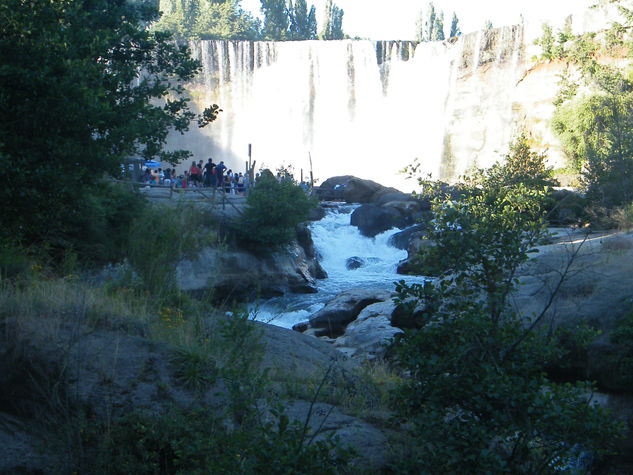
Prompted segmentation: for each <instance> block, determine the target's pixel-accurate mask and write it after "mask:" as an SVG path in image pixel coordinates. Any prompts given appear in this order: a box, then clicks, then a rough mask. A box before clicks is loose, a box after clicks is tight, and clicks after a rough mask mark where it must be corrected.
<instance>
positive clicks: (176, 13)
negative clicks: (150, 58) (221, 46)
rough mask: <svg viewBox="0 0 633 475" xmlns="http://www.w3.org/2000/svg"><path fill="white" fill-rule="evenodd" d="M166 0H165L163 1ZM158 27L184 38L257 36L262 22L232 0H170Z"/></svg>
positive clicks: (154, 25)
mask: <svg viewBox="0 0 633 475" xmlns="http://www.w3.org/2000/svg"><path fill="white" fill-rule="evenodd" d="M161 3H163V2H161ZM165 5H166V8H165V10H166V11H165V12H163V16H162V17H161V18H160V20H159V21H157V22H156V23H154V24H153V25H152V28H153V29H154V30H155V31H167V32H170V33H172V34H173V35H174V36H175V37H176V38H183V39H203V40H211V39H213V40H215V39H231V40H256V39H258V38H259V22H258V20H255V19H254V18H253V17H252V16H251V15H250V14H249V13H246V12H244V11H243V10H242V9H241V8H240V7H239V3H238V2H235V1H233V0H220V1H206V0H171V1H169V2H165Z"/></svg>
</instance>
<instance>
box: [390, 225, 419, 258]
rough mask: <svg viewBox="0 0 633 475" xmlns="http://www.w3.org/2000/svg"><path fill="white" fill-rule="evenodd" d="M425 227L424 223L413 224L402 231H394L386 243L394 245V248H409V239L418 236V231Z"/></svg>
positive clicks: (404, 249)
mask: <svg viewBox="0 0 633 475" xmlns="http://www.w3.org/2000/svg"><path fill="white" fill-rule="evenodd" d="M426 227H427V226H426V224H423V223H420V224H414V225H413V226H410V227H408V228H406V229H404V230H403V231H400V232H398V233H395V234H394V235H393V236H391V237H390V238H389V241H388V244H389V245H390V246H393V247H395V248H396V249H402V250H403V251H406V250H408V249H409V245H410V243H411V240H412V239H413V238H414V237H419V236H420V234H419V233H422V232H424V231H425V230H426Z"/></svg>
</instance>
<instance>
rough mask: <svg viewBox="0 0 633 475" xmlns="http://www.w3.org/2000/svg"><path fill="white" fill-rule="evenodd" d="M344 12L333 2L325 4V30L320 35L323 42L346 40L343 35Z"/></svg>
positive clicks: (330, 0) (328, 0) (329, 0)
mask: <svg viewBox="0 0 633 475" xmlns="http://www.w3.org/2000/svg"><path fill="white" fill-rule="evenodd" d="M344 13H345V12H344V11H343V9H342V8H339V7H338V6H337V5H336V4H335V3H333V2H332V0H327V2H326V3H325V13H324V15H323V29H322V30H321V34H320V35H319V39H321V40H342V39H344V38H345V33H343V15H344Z"/></svg>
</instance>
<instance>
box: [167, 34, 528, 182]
mask: <svg viewBox="0 0 633 475" xmlns="http://www.w3.org/2000/svg"><path fill="white" fill-rule="evenodd" d="M521 31H522V30H521V28H520V27H507V28H503V29H498V30H492V31H490V32H486V33H485V34H484V33H475V34H471V35H466V36H464V37H460V38H459V39H456V40H452V41H446V42H431V43H421V44H416V43H413V42H395V41H392V42H388V41H380V42H372V41H351V40H349V41H300V42H245V41H244V42H242V41H198V42H192V43H191V44H190V46H191V48H192V51H193V56H194V57H196V58H197V59H199V60H200V61H201V63H202V65H203V73H202V75H201V76H200V77H199V78H198V79H197V80H196V81H195V82H193V83H191V84H190V86H189V90H190V92H191V95H192V98H193V99H194V101H195V103H196V104H199V105H208V104H210V103H217V104H219V105H220V107H221V108H222V109H223V112H222V113H221V114H220V117H219V118H218V120H217V121H216V122H214V123H213V124H211V125H210V126H209V127H207V128H205V129H195V130H192V131H191V132H190V133H188V134H186V135H185V136H182V137H181V136H178V135H177V134H173V135H172V136H170V139H169V145H170V147H172V148H177V147H178V148H181V147H185V148H188V149H190V150H192V151H193V152H194V154H195V156H196V158H202V159H204V158H206V157H208V156H210V155H212V156H213V157H214V158H215V160H216V161H218V160H224V161H225V162H226V163H228V164H229V166H232V167H233V168H235V169H240V170H241V169H242V168H243V166H244V165H243V164H244V162H245V160H246V159H247V150H248V144H252V146H253V159H254V160H256V161H257V165H258V166H259V167H261V166H263V165H266V166H268V167H271V168H276V167H277V166H279V165H280V164H282V163H284V164H286V165H293V166H294V168H295V171H296V172H297V174H298V172H299V169H303V170H304V176H308V171H309V168H310V164H309V158H308V157H309V154H310V155H311V157H312V161H313V166H314V174H315V176H316V177H318V178H321V179H325V178H328V177H330V176H334V175H346V174H350V175H355V176H359V177H361V178H368V179H372V180H374V181H377V182H379V183H381V184H383V185H388V186H395V187H397V188H400V189H402V190H404V191H412V190H413V189H414V188H415V184H414V183H411V182H407V181H405V178H404V176H403V175H401V174H399V173H398V172H399V171H400V170H402V169H403V168H404V167H405V166H406V165H408V164H411V163H412V162H413V161H414V159H416V158H418V159H419V161H420V163H421V164H422V170H421V171H422V172H424V173H431V174H432V175H433V177H435V178H437V177H441V178H452V176H449V175H451V174H455V173H458V172H462V171H463V170H464V169H465V168H467V167H468V166H469V165H471V164H472V163H473V162H474V161H477V163H479V164H482V161H483V158H482V157H485V156H488V155H491V153H490V152H491V151H493V150H497V149H502V148H505V147H506V146H507V142H508V141H509V139H510V136H511V134H510V133H509V132H508V131H510V130H512V128H513V117H511V116H509V114H508V113H507V112H504V113H503V114H499V113H498V111H500V110H503V111H510V113H511V112H512V111H513V105H512V104H513V103H512V100H513V99H512V97H513V96H512V91H513V89H514V88H515V86H516V80H517V78H518V77H520V74H521V73H522V72H523V71H524V69H525V68H524V66H523V65H519V64H518V62H517V63H514V62H513V61H510V60H509V58H514V57H517V58H518V57H522V56H523V55H522V54H520V51H521V49H522V47H523V45H522V33H521ZM484 39H485V40H486V41H484ZM517 39H518V41H517ZM489 58H492V60H490V59H489ZM480 68H483V69H485V70H483V69H482V72H481V74H479V73H478V70H479V69H480ZM491 68H492V70H491ZM491 74H492V77H491ZM474 77H476V78H478V79H477V80H475V81H473V80H472V78H474ZM497 77H499V79H495V78H497ZM490 81H492V82H493V83H494V86H495V88H498V87H501V88H502V89H503V90H501V91H499V90H493V89H491V88H488V87H487V84H488V83H489V82H490ZM508 91H510V92H508ZM501 102H502V104H501ZM482 117H486V118H487V119H490V120H491V124H492V125H491V126H489V125H488V124H487V123H486V121H485V120H484V121H481V120H479V119H481V118H482ZM464 119H466V120H467V123H464ZM470 119H472V120H470ZM458 128H459V130H457V129H458ZM488 129H494V131H492V132H491V131H490V130H488ZM473 137H475V139H474V140H473ZM447 139H449V140H448V141H447ZM471 142H472V143H471ZM475 155H476V156H477V157H476V158H473V157H474V156H475ZM492 158H493V160H492V161H494V160H496V159H497V158H498V156H497V155H494V156H493V157H492ZM443 161H444V162H446V161H452V165H451V167H446V166H443V165H442V162H443ZM442 175H444V176H442Z"/></svg>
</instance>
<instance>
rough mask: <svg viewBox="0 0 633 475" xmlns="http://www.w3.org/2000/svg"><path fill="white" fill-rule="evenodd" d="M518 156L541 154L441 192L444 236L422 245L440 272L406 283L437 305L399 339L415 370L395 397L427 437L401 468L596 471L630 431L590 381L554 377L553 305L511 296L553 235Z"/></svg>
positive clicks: (406, 367)
mask: <svg viewBox="0 0 633 475" xmlns="http://www.w3.org/2000/svg"><path fill="white" fill-rule="evenodd" d="M512 150H514V152H513V153H516V151H517V150H519V151H520V152H521V153H520V154H519V155H520V156H524V157H527V158H528V159H534V160H540V157H539V156H536V155H534V154H532V153H531V152H529V151H528V152H527V153H525V152H526V151H525V149H523V148H522V147H520V148H517V147H516V146H515V147H513V149H512ZM517 165H520V167H521V168H522V169H525V170H530V169H532V168H531V165H534V164H525V163H519V162H517V161H515V160H508V161H507V162H506V164H505V165H496V166H495V167H493V169H492V170H489V171H488V172H484V173H480V175H479V176H478V177H477V179H476V180H474V181H473V183H472V185H474V186H472V188H471V189H470V191H469V192H468V193H466V194H465V195H464V196H463V197H462V198H461V199H460V200H459V201H450V200H444V201H442V200H436V201H435V202H434V205H433V214H434V221H433V223H434V226H433V227H432V228H431V229H430V231H429V237H430V238H431V239H432V240H433V241H434V242H435V244H436V245H435V246H428V247H424V248H423V249H422V250H421V251H420V252H421V254H420V262H421V263H422V267H423V268H424V269H429V270H432V271H435V273H436V274H437V275H438V276H439V278H438V280H437V281H435V282H431V281H429V282H426V283H425V284H413V285H407V284H405V283H404V282H401V283H400V284H399V285H398V286H397V291H398V299H397V301H398V303H403V302H410V301H415V302H416V303H417V304H418V305H417V306H420V305H422V306H423V307H424V308H425V309H426V312H425V313H424V315H423V317H421V318H422V319H423V321H420V322H419V324H418V325H416V327H417V328H419V329H414V330H407V331H406V332H405V333H404V335H403V336H402V337H400V338H399V339H398V340H396V341H395V343H394V346H393V351H394V353H395V358H396V361H397V362H398V363H399V364H400V365H401V368H402V370H403V373H404V374H406V375H409V378H407V379H406V380H405V381H404V383H403V384H402V385H400V386H399V388H398V389H396V390H395V391H394V392H393V396H394V401H395V403H396V406H397V408H398V413H399V415H400V416H401V417H402V420H403V421H407V422H408V423H409V424H410V427H411V428H412V430H411V436H412V438H413V440H414V441H415V444H414V445H413V447H412V448H411V454H410V456H409V457H408V458H407V459H406V461H405V462H403V463H402V465H400V466H399V467H398V469H399V470H403V469H405V470H410V471H415V472H423V473H457V472H464V473H473V472H477V473H556V472H559V471H563V470H569V469H577V470H578V471H584V470H589V469H590V466H589V465H588V461H587V457H585V455H586V454H587V453H591V454H592V456H593V461H595V462H597V461H598V460H599V459H600V457H601V456H602V455H604V454H606V453H608V452H609V451H610V450H612V449H613V447H614V444H615V440H616V439H617V437H618V435H619V433H620V432H619V431H620V429H621V428H620V427H619V425H618V423H617V422H615V421H614V420H613V419H611V418H610V417H609V416H608V415H607V414H605V413H604V412H603V411H602V410H601V409H600V408H598V407H596V406H595V405H594V404H593V403H592V402H591V401H590V399H589V398H588V396H587V394H590V391H591V387H590V386H589V385H584V384H579V385H577V386H572V385H560V384H556V383H554V382H552V381H550V380H549V379H548V378H547V376H546V375H545V368H546V367H547V365H548V363H549V362H550V361H552V360H554V359H559V358H560V357H561V355H562V351H561V350H560V349H559V348H558V347H557V345H556V344H555V343H554V342H553V341H552V338H549V336H548V335H547V334H545V333H541V332H540V330H539V328H540V327H539V326H538V324H539V322H540V321H541V320H542V318H543V316H544V313H543V314H541V315H535V316H533V318H532V320H531V321H530V322H526V321H524V320H523V319H522V318H521V317H520V316H519V315H518V314H517V313H516V312H515V311H513V310H512V308H511V307H510V306H509V305H508V299H509V296H510V295H511V294H512V292H513V291H514V290H516V288H517V286H518V279H517V278H516V273H517V269H518V267H519V266H520V265H521V264H522V263H523V262H525V261H526V260H527V259H528V253H529V252H530V251H531V250H532V248H533V247H534V246H536V245H537V244H538V243H539V242H541V241H542V239H543V238H544V237H545V235H546V234H545V228H544V219H543V218H544V213H545V209H544V204H545V197H546V193H545V189H544V187H543V181H542V180H533V178H534V176H533V175H530V174H528V175H526V179H525V180H524V179H522V178H520V175H519V174H517V173H515V170H516V167H517ZM543 178H544V177H543ZM412 307H416V305H412ZM411 318H413V317H411Z"/></svg>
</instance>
